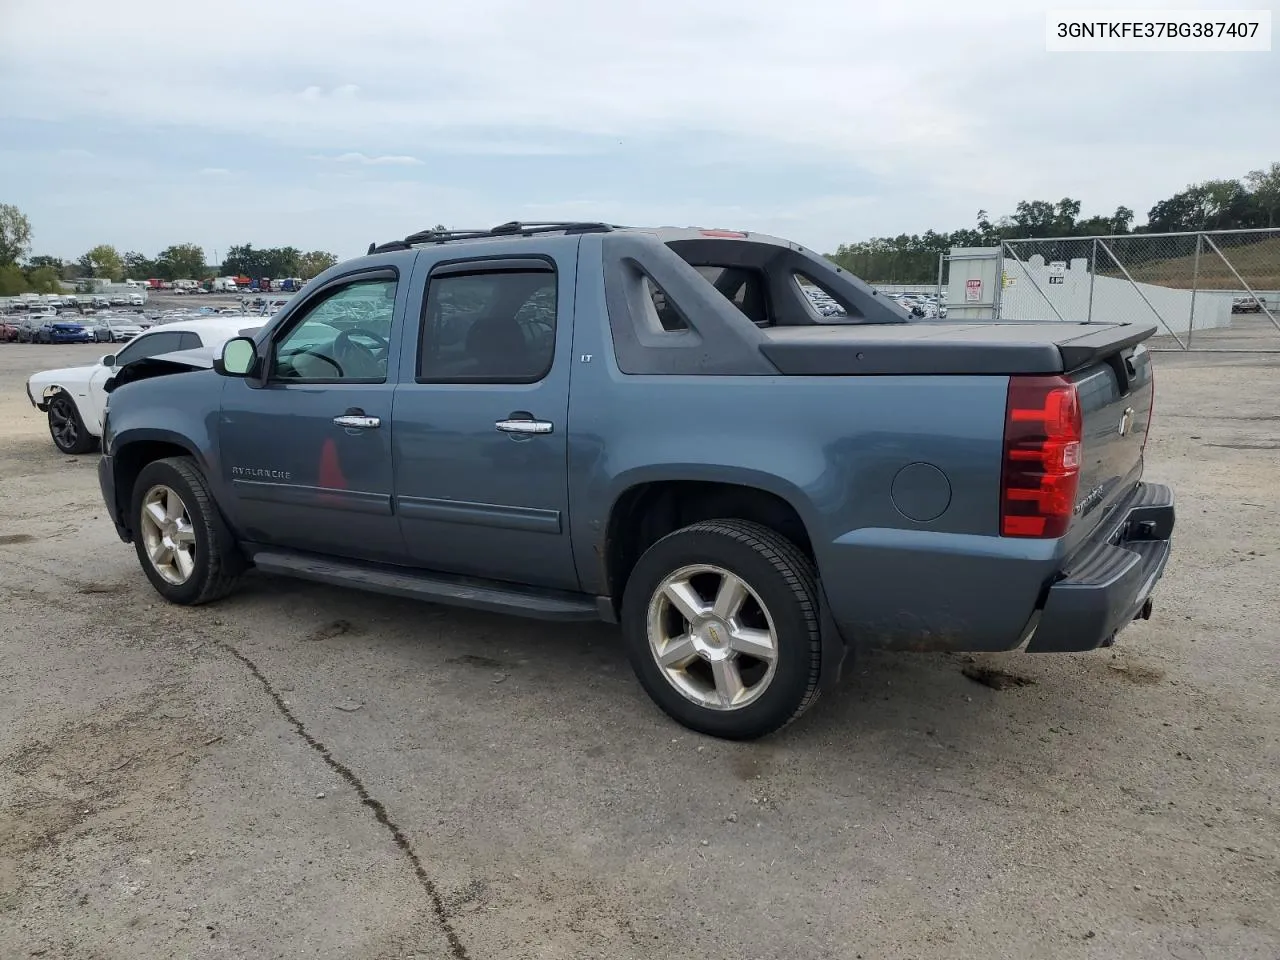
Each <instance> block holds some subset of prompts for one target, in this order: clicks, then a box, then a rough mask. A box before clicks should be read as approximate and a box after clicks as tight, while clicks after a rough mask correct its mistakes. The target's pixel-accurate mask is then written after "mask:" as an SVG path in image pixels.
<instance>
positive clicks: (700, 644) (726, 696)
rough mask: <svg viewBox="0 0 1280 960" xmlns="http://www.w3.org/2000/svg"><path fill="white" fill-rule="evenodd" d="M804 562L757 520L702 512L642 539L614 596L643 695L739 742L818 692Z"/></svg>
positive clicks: (817, 652)
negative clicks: (650, 540) (619, 596)
mask: <svg viewBox="0 0 1280 960" xmlns="http://www.w3.org/2000/svg"><path fill="white" fill-rule="evenodd" d="M817 597H818V591H817V577H816V573H815V571H814V567H813V563H812V562H811V561H810V560H809V559H808V558H807V557H806V556H805V555H804V554H803V553H802V552H801V551H800V550H799V548H797V547H796V545H795V544H794V543H792V542H791V541H790V540H788V539H787V538H786V537H783V536H781V535H780V534H778V533H776V532H774V531H773V530H771V529H769V528H768V527H765V526H762V525H761V524H758V523H750V522H747V521H744V520H707V521H702V522H700V523H695V524H692V525H690V526H688V527H685V528H683V529H682V530H677V531H676V532H674V533H671V534H668V535H667V536H665V537H663V538H662V539H661V540H659V541H658V542H657V543H655V544H653V546H651V547H650V548H649V549H648V550H646V551H645V553H644V555H643V556H641V558H640V560H639V561H638V562H637V563H636V566H635V569H633V570H632V572H631V576H630V578H629V579H628V581H627V586H626V590H625V592H624V595H623V602H622V627H623V632H624V634H625V636H626V641H627V652H628V656H629V657H630V659H631V665H632V667H633V668H634V669H635V671H636V675H637V676H638V677H639V679H640V683H641V684H642V685H643V686H644V688H645V690H646V692H647V693H648V694H649V696H650V697H652V698H653V700H654V701H655V702H656V703H657V704H658V706H660V707H661V708H662V709H663V710H664V711H666V713H667V714H668V715H670V716H671V717H672V718H673V719H674V720H676V721H677V722H679V723H681V724H683V725H684V726H686V727H688V728H690V729H691V730H696V731H698V732H699V733H705V734H709V735H711V736H715V737H722V738H725V739H729V740H751V739H755V738H758V737H762V736H765V735H767V734H770V733H773V732H774V731H776V730H779V729H781V728H782V727H784V726H786V725H787V724H788V723H790V722H791V721H792V720H795V719H796V718H797V717H799V716H800V715H801V714H802V713H804V711H805V710H807V709H808V708H809V707H810V706H811V705H812V704H813V702H814V701H815V700H817V698H818V693H819V690H818V673H819V668H820V666H821V657H822V646H821V642H820V637H819V627H818V600H817Z"/></svg>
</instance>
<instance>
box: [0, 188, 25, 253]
mask: <svg viewBox="0 0 1280 960" xmlns="http://www.w3.org/2000/svg"><path fill="white" fill-rule="evenodd" d="M30 249H31V221H30V220H28V219H27V218H26V215H25V214H23V212H22V211H21V210H19V209H18V208H17V207H15V206H13V204H10V203H0V267H7V266H10V265H12V264H15V263H17V262H18V261H19V260H21V259H22V258H23V257H25V256H26V255H27V251H28V250H30Z"/></svg>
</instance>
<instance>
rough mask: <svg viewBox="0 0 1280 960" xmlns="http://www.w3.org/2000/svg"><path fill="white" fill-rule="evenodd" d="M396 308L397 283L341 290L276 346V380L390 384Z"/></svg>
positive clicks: (357, 283)
mask: <svg viewBox="0 0 1280 960" xmlns="http://www.w3.org/2000/svg"><path fill="white" fill-rule="evenodd" d="M395 303H396V281H395V280H392V279H378V280H357V281H355V282H353V283H349V284H346V285H344V286H341V287H338V288H336V289H335V290H333V292H331V293H329V294H328V295H327V296H325V297H324V298H323V299H321V300H320V301H319V302H318V303H315V304H313V305H311V306H309V307H307V308H306V311H305V313H304V314H303V315H302V318H301V320H300V321H299V322H298V323H297V324H295V325H294V326H293V327H291V328H290V330H289V332H288V333H286V334H285V335H284V336H283V337H282V338H281V339H280V340H279V341H277V343H276V345H275V351H274V354H273V357H272V364H271V379H273V380H281V381H285V382H288V381H290V380H299V381H315V380H321V381H363V382H375V383H381V382H385V381H386V379H387V353H388V350H389V341H390V339H391V320H392V316H393V315H394V313H395Z"/></svg>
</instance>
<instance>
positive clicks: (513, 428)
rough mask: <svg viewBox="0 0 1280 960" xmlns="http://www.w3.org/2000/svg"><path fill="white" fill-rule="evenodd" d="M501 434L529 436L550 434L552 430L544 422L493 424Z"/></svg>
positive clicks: (505, 421)
mask: <svg viewBox="0 0 1280 960" xmlns="http://www.w3.org/2000/svg"><path fill="white" fill-rule="evenodd" d="M494 426H495V427H497V428H498V429H499V430H500V431H502V432H503V433H517V434H521V435H523V436H531V435H533V434H537V433H550V432H551V431H552V429H553V427H552V426H551V424H550V422H548V421H546V420H516V419H511V420H499V421H498V422H497V423H495V424H494Z"/></svg>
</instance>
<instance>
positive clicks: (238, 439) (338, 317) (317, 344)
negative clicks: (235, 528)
mask: <svg viewBox="0 0 1280 960" xmlns="http://www.w3.org/2000/svg"><path fill="white" fill-rule="evenodd" d="M397 289H398V283H397V278H396V275H395V274H394V273H393V272H389V271H383V272H377V273H372V274H360V275H356V276H354V277H346V278H342V279H340V280H337V281H334V282H333V283H331V284H329V285H326V286H325V287H323V288H321V289H319V290H318V291H316V292H315V293H314V294H312V295H311V296H310V297H309V298H308V301H307V302H306V303H304V304H302V305H301V306H300V308H299V310H298V311H297V313H296V315H295V316H293V317H291V318H290V319H289V320H288V321H286V323H285V324H284V325H283V326H282V327H281V329H280V331H279V332H278V333H276V334H273V335H272V342H271V344H270V345H269V348H268V355H267V363H268V376H267V380H266V383H265V384H264V385H261V386H256V385H253V384H251V383H250V382H249V381H247V380H243V379H239V378H229V379H228V382H227V385H226V388H225V389H224V391H223V395H222V416H221V421H220V424H219V431H220V440H221V444H220V446H221V451H222V458H221V465H220V469H221V476H222V481H223V483H224V485H225V487H224V488H225V489H228V490H230V491H231V494H232V500H233V502H234V513H235V517H236V520H237V522H238V523H239V525H240V526H241V528H242V529H243V531H244V535H245V536H246V537H247V538H248V539H249V540H252V541H255V542H258V543H262V544H268V545H273V546H280V547H289V548H293V549H297V550H306V551H311V552H316V553H323V554H328V555H331V556H337V557H345V558H352V559H363V560H378V561H385V562H390V563H395V562H400V561H403V560H404V541H403V539H402V537H401V534H400V527H399V521H398V520H397V519H396V517H395V514H394V511H393V509H392V470H391V449H392V439H393V436H394V433H393V430H392V417H391V414H392V397H393V395H394V392H395V376H394V371H392V373H391V375H388V363H391V362H393V358H392V356H391V354H392V352H393V351H392V340H393V335H392V327H393V323H392V319H393V317H394V316H395V314H396V294H397Z"/></svg>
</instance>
